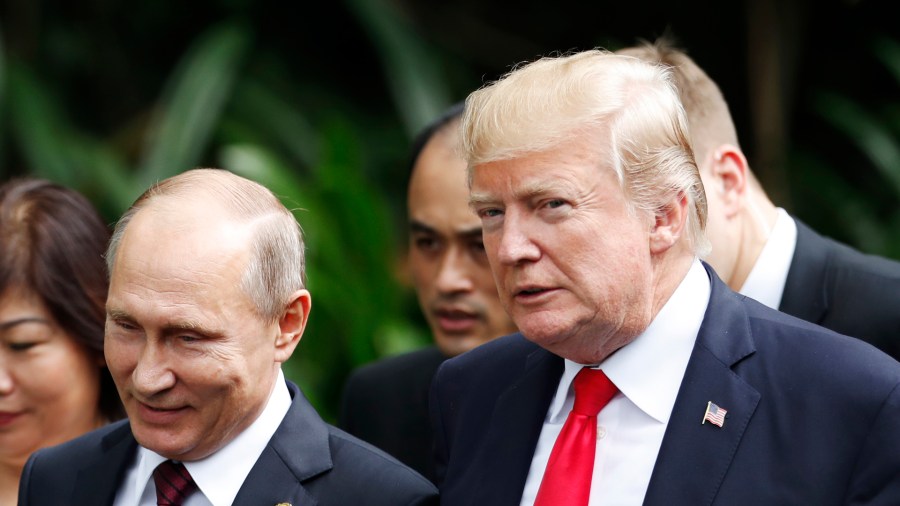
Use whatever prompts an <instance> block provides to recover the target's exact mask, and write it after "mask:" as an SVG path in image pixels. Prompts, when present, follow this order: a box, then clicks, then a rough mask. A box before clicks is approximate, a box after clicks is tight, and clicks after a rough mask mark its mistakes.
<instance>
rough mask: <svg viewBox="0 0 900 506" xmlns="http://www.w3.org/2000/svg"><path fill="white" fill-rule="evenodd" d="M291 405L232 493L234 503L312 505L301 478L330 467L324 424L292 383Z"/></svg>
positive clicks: (254, 505)
mask: <svg viewBox="0 0 900 506" xmlns="http://www.w3.org/2000/svg"><path fill="white" fill-rule="evenodd" d="M288 388H289V390H290V392H291V397H293V402H292V403H291V408H290V410H288V413H287V415H285V417H284V420H282V421H281V425H279V426H278V429H277V430H276V431H275V434H273V435H272V439H271V440H270V441H269V444H268V445H266V448H265V450H263V453H262V455H260V457H259V459H257V461H256V464H254V466H253V468H252V469H251V470H250V474H249V475H247V479H246V480H244V485H243V486H242V487H241V489H240V491H238V495H237V497H235V500H234V505H235V506H241V505H246V506H259V505H275V504H278V503H282V502H286V503H290V504H302V505H304V506H306V505H310V506H314V505H316V504H318V502H317V501H316V499H315V498H314V497H313V496H312V495H311V494H310V493H309V491H308V490H306V489H305V488H304V486H303V484H302V482H304V481H306V480H308V479H310V478H313V477H315V476H317V475H319V474H321V473H324V472H327V471H329V470H331V468H332V467H333V464H332V460H331V447H330V445H329V441H328V427H327V426H326V425H325V422H323V421H322V419H321V418H319V415H318V414H316V412H315V410H314V409H313V408H312V406H311V405H310V404H309V402H308V401H307V400H306V398H305V397H304V396H303V393H301V392H300V389H299V388H297V386H296V385H294V384H293V383H290V382H288Z"/></svg>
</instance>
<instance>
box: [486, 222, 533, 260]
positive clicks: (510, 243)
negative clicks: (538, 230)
mask: <svg viewBox="0 0 900 506" xmlns="http://www.w3.org/2000/svg"><path fill="white" fill-rule="evenodd" d="M540 256H541V250H540V248H539V247H538V245H537V244H536V243H535V242H534V239H533V231H532V230H531V227H529V224H528V220H526V219H524V218H521V217H517V216H516V215H514V214H512V213H510V214H508V215H507V216H506V218H505V219H504V221H503V227H502V229H501V230H500V240H499V244H498V250H497V259H498V260H499V261H500V263H501V264H504V265H516V264H519V263H522V262H533V261H536V260H537V259H539V258H540Z"/></svg>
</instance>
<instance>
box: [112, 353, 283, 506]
mask: <svg viewBox="0 0 900 506" xmlns="http://www.w3.org/2000/svg"><path fill="white" fill-rule="evenodd" d="M290 407H291V394H290V391H289V390H288V388H287V384H286V383H285V380H284V373H282V371H281V370H280V369H279V371H278V378H277V380H276V382H275V388H273V390H272V394H271V395H269V400H268V401H267V403H266V407H265V408H264V409H263V412H262V413H261V414H260V415H259V417H258V418H257V419H256V420H255V421H254V422H253V423H252V424H251V425H250V426H249V427H247V429H246V430H244V431H243V432H241V433H240V434H238V436H237V437H236V438H234V439H233V440H232V441H231V442H229V443H228V444H226V445H225V446H223V447H222V448H221V449H219V451H217V452H215V453H213V454H212V455H210V456H209V457H206V458H205V459H202V460H197V461H193V462H184V467H185V468H186V469H187V470H188V472H189V473H190V474H191V476H192V477H193V478H194V482H195V483H196V484H197V488H198V489H199V491H198V492H195V493H194V494H192V495H191V496H190V497H188V498H187V500H186V501H185V502H184V506H230V505H231V504H233V503H234V498H235V497H237V494H238V491H239V490H240V489H241V486H242V485H243V484H244V480H246V479H247V476H248V475H249V474H250V470H251V469H252V468H253V466H254V465H255V464H256V461H257V460H258V459H259V456H260V455H261V454H262V452H263V450H264V449H265V448H266V445H268V444H269V440H270V439H272V436H273V435H274V434H275V431H276V430H277V429H278V426H279V425H281V421H282V420H283V419H284V417H285V415H286V414H287V412H288V410H289V409H290ZM165 460H166V458H165V457H163V456H162V455H159V454H158V453H156V452H153V451H151V450H148V449H146V448H144V447H142V446H139V447H138V452H137V456H136V458H135V460H134V462H132V463H131V466H130V467H129V469H128V470H127V471H126V473H125V480H124V481H123V482H122V485H121V486H120V487H119V491H118V493H117V494H116V500H115V502H114V503H113V504H114V506H156V485H155V484H154V483H153V470H154V469H156V466H157V465H159V464H160V463H162V462H163V461H165Z"/></svg>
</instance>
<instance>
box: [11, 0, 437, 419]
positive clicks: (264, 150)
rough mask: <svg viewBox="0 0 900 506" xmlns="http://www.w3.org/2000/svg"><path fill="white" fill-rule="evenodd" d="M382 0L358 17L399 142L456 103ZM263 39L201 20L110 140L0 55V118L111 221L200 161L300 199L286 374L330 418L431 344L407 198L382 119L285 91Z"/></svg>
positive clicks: (38, 163) (26, 151) (19, 145)
mask: <svg viewBox="0 0 900 506" xmlns="http://www.w3.org/2000/svg"><path fill="white" fill-rule="evenodd" d="M380 3H381V2H380V1H379V0H362V1H355V0H354V1H352V2H350V4H351V6H352V7H353V9H355V10H356V11H357V12H358V13H359V15H360V17H361V19H364V20H369V19H370V18H371V20H372V26H371V28H372V29H371V32H370V34H371V36H372V37H373V39H374V40H373V45H374V46H375V47H377V48H378V49H379V51H380V57H381V59H382V61H383V62H384V65H385V73H384V74H385V75H388V76H391V77H390V79H389V83H387V86H388V87H389V88H390V89H391V90H392V95H393V96H394V97H395V100H396V104H395V105H394V107H395V110H396V111H397V113H398V114H399V115H400V116H401V117H402V118H403V122H404V124H405V127H404V128H402V129H401V128H400V126H399V125H398V124H396V123H395V124H394V126H391V127H389V128H388V129H386V130H385V131H383V132H381V133H380V135H381V136H382V137H384V136H387V137H389V138H391V139H393V143H394V144H395V145H400V146H402V145H403V144H405V143H406V142H407V140H408V137H409V134H410V133H411V132H413V131H414V130H415V129H417V128H418V127H419V126H421V125H422V124H423V123H424V122H425V121H427V120H429V119H431V117H432V116H434V115H436V114H437V112H438V111H440V110H441V109H442V108H443V107H444V106H445V105H447V103H448V99H447V96H448V92H447V91H446V90H444V89H442V86H441V85H440V83H441V78H440V76H439V75H438V73H437V70H436V69H435V68H431V67H432V66H430V65H428V64H427V62H428V59H429V58H428V49H427V48H426V47H425V46H424V45H423V43H422V42H421V40H420V39H419V38H417V37H416V36H415V35H414V34H413V32H412V30H411V28H410V27H408V26H405V25H403V24H402V23H401V20H400V18H399V17H397V16H394V15H386V14H378V13H379V12H381V10H380V7H383V6H380V5H379V4H380ZM0 49H2V48H0ZM254 49H255V48H254V33H253V31H252V30H251V29H250V28H249V27H248V26H245V25H242V24H239V23H233V22H223V23H220V24H218V25H215V26H212V27H210V28H209V29H207V30H205V31H204V32H203V33H201V34H200V35H199V36H197V37H196V39H195V40H194V41H193V42H192V43H191V44H190V46H189V47H187V49H186V50H185V51H184V53H183V56H182V57H181V58H180V61H179V62H178V63H177V65H175V67H174V69H173V70H172V71H171V74H170V76H169V77H168V79H166V82H165V84H164V86H163V88H162V91H161V93H160V94H159V97H158V98H157V99H156V100H155V102H154V103H152V104H149V105H148V108H147V109H145V110H142V111H140V112H138V114H137V116H136V117H131V118H128V119H127V120H126V121H125V122H124V124H123V125H122V127H121V128H120V129H117V131H116V132H115V135H113V136H111V137H109V138H100V137H98V136H96V135H93V134H91V133H89V130H88V129H86V128H81V127H80V125H79V124H78V121H77V120H74V119H72V118H71V117H70V116H69V111H68V110H67V108H66V106H65V105H64V104H63V103H62V102H63V101H62V100H60V99H59V92H58V91H56V90H54V89H53V88H52V87H51V86H48V85H47V82H46V81H44V80H42V78H41V77H40V76H39V75H38V74H37V73H36V72H35V70H34V68H33V67H30V66H28V65H25V64H23V63H20V62H15V61H13V62H6V63H4V62H3V61H2V60H0V63H4V64H2V65H0V72H2V74H0V77H3V76H5V77H6V79H3V80H0V83H6V84H7V86H0V99H2V100H0V107H3V108H4V110H5V109H8V118H7V121H5V122H4V124H5V125H9V128H10V129H11V133H12V138H13V141H14V143H15V148H16V152H17V153H18V155H19V156H20V157H21V159H22V161H23V163H24V165H25V166H26V167H28V172H30V173H31V174H33V175H35V176H39V177H44V178H47V179H51V180H55V181H58V182H60V183H62V184H65V185H67V186H70V187H72V188H75V189H78V190H80V191H82V192H83V193H85V194H86V195H88V196H89V197H90V198H92V199H93V201H94V202H95V203H96V204H97V206H98V208H99V209H101V212H102V213H103V214H104V215H106V216H107V217H108V218H109V219H110V221H112V220H114V219H115V218H116V217H117V216H118V215H120V214H121V213H122V212H123V211H124V210H125V208H126V207H127V206H128V205H130V203H131V202H132V201H133V200H134V199H135V198H136V197H137V195H139V194H140V193H141V192H142V191H143V190H144V189H146V188H147V187H148V186H149V185H150V184H152V183H153V182H155V181H157V180H160V179H164V178H166V177H169V176H171V175H174V174H176V173H178V172H181V171H183V170H186V169H189V168H191V167H194V166H198V165H199V166H218V167H222V168H226V169H228V170H231V171H233V172H235V173H238V174H241V175H244V176H245V177H248V178H251V179H253V180H256V181H258V182H260V183H262V184H264V185H265V186H267V187H268V188H270V189H271V190H272V191H273V192H274V193H275V194H276V195H278V196H279V197H280V198H281V199H282V201H283V202H284V203H285V205H287V206H288V207H289V208H291V209H293V210H294V212H295V215H296V217H297V219H298V220H299V222H300V223H301V225H302V227H303V229H304V234H305V238H306V241H307V273H308V284H309V289H310V291H311V293H312V294H313V310H312V313H311V318H310V322H309V327H308V329H307V332H306V334H305V335H304V338H303V340H302V341H301V344H300V347H299V348H298V350H297V352H295V354H294V357H292V359H291V361H290V362H289V363H288V364H287V365H286V374H287V375H288V377H290V378H291V379H293V380H295V381H297V382H298V383H300V384H301V386H302V387H303V389H304V391H305V392H306V394H307V396H309V397H310V399H311V400H312V401H313V403H314V404H315V405H316V406H317V407H318V408H319V410H320V411H321V412H322V413H323V415H324V416H325V417H326V418H333V417H334V416H335V414H336V408H337V401H338V397H339V395H340V388H341V385H342V384H343V380H344V378H345V377H346V375H347V374H348V372H349V371H350V370H351V369H352V368H353V367H356V366H358V365H360V364H362V363H365V362H368V361H371V360H374V359H376V358H378V357H380V356H383V355H385V354H387V353H397V352H401V351H406V350H409V349H411V348H414V347H417V346H421V345H422V344H424V343H425V342H426V341H427V337H426V336H427V333H426V332H425V331H424V330H423V329H422V328H421V327H420V325H419V321H420V320H415V319H413V320H411V319H409V318H408V317H407V316H408V315H409V314H411V313H412V312H414V311H415V310H416V309H415V308H414V306H413V305H412V300H413V299H412V298H411V297H410V294H409V289H408V287H405V286H402V285H401V283H400V282H399V281H398V279H397V278H398V277H397V276H396V272H397V268H398V258H399V257H398V251H397V245H398V244H399V243H400V240H399V238H398V237H397V236H396V235H397V234H396V223H397V221H398V220H397V214H398V210H399V209H400V208H401V207H402V206H403V205H404V203H402V202H393V201H389V200H388V199H387V198H386V195H389V194H391V193H393V194H398V191H396V190H393V191H391V189H389V188H387V187H386V185H389V184H396V182H395V181H390V180H387V179H386V178H380V177H379V176H380V175H383V173H384V168H385V167H386V166H388V165H391V164H396V163H398V160H397V159H396V157H395V158H393V159H391V158H388V156H390V155H392V154H396V153H398V152H402V150H394V151H390V150H385V149H384V147H383V146H380V145H379V144H378V142H377V137H373V136H372V135H371V134H370V133H369V132H367V131H365V128H366V126H367V125H369V124H371V123H372V121H373V120H372V119H370V118H366V117H365V116H364V115H363V114H361V113H355V112H354V109H353V106H352V105H351V104H348V103H346V102H345V101H343V100H341V99H340V98H334V97H329V99H328V100H321V101H317V100H315V99H314V100H309V99H308V98H309V97H306V98H307V99H306V100H304V97H300V98H299V99H298V98H297V97H295V96H292V95H291V94H290V93H284V92H283V89H282V88H281V83H279V82H277V81H276V80H273V79H271V78H270V75H271V73H272V72H271V71H272V69H271V67H270V66H267V65H266V64H265V63H261V60H255V61H254V62H253V63H251V62H250V61H249V58H248V55H250V54H252V53H253V51H254ZM0 55H2V52H0ZM420 65H421V66H422V68H419V66H420ZM276 72H277V71H276ZM314 85H315V84H314ZM326 86H327V85H326ZM322 95H323V96H327V95H328V93H327V91H325V92H323V93H322ZM313 98H315V97H313ZM310 104H311V105H310ZM305 106H306V107H308V109H304V107H305ZM376 121H383V120H376ZM404 130H405V133H404V132H403V131H404ZM2 173H3V169H0V174H2ZM399 193H401V194H402V190H401V191H400V192H399Z"/></svg>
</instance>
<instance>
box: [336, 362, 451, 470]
mask: <svg viewBox="0 0 900 506" xmlns="http://www.w3.org/2000/svg"><path fill="white" fill-rule="evenodd" d="M446 359H447V358H446V357H445V356H444V355H443V354H442V353H441V352H440V350H438V349H437V347H435V346H429V347H428V348H424V349H421V350H416V351H413V352H410V353H404V354H402V355H397V356H396V357H390V358H386V359H384V360H379V361H377V362H374V363H371V364H367V365H365V366H363V367H360V368H359V369H357V370H356V371H354V372H353V374H352V375H351V376H350V378H349V379H348V380H347V384H346V385H345V386H344V396H343V401H342V403H341V415H340V417H339V420H338V426H339V427H340V428H342V429H344V430H345V431H347V432H349V433H350V434H353V435H354V436H356V437H358V438H360V439H362V440H363V441H366V442H368V443H372V444H373V445H375V446H377V447H378V448H381V449H382V450H384V451H386V452H388V453H389V454H391V455H393V456H394V457H397V459H398V460H400V462H403V463H404V464H406V465H408V466H409V467H411V468H413V469H415V470H416V471H418V472H419V473H421V474H422V476H424V477H426V478H428V479H429V480H433V479H434V450H433V446H434V443H433V439H434V438H432V436H431V424H430V422H429V420H428V390H429V387H430V386H431V379H432V378H433V377H434V373H435V372H437V368H438V366H440V365H441V364H442V363H443V362H444V360H446Z"/></svg>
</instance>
